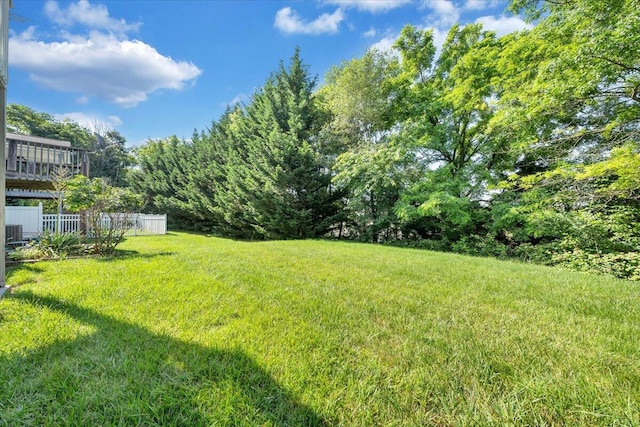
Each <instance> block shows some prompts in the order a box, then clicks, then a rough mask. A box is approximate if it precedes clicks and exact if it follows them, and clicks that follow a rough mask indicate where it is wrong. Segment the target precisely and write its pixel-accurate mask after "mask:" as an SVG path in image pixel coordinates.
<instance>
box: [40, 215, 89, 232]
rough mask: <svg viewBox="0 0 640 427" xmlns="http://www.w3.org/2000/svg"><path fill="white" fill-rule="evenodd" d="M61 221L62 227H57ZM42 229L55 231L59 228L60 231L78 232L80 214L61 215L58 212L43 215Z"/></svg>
mask: <svg viewBox="0 0 640 427" xmlns="http://www.w3.org/2000/svg"><path fill="white" fill-rule="evenodd" d="M58 221H60V227H59V228H58V227H57V223H58ZM42 230H43V231H49V232H51V233H55V232H56V230H59V231H60V233H78V232H80V215H70V214H62V215H60V216H59V218H58V215H56V214H45V215H42Z"/></svg>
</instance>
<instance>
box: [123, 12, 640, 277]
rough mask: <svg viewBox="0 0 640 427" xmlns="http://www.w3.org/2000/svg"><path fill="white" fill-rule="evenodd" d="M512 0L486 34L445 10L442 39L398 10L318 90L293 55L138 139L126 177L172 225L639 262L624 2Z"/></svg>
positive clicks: (551, 260)
mask: <svg viewBox="0 0 640 427" xmlns="http://www.w3.org/2000/svg"><path fill="white" fill-rule="evenodd" d="M510 8H511V9H512V10H513V11H524V12H525V14H526V16H527V17H528V19H530V20H531V23H532V24H535V25H534V26H532V27H531V28H530V29H528V30H525V31H521V32H517V33H512V34H508V35H505V36H502V37H498V36H497V34H496V33H494V32H491V31H486V30H485V29H483V27H482V26H481V25H480V24H470V25H466V26H460V25H454V26H453V27H452V28H451V30H450V31H449V33H448V34H447V38H446V40H445V41H444V43H443V45H442V47H441V49H438V48H437V46H436V43H435V41H434V34H433V31H431V30H421V29H418V28H415V27H413V26H410V25H408V26H406V27H405V28H403V30H402V32H401V34H400V36H399V37H398V39H397V40H396V41H395V43H394V51H393V52H386V53H383V52H378V51H369V52H366V53H365V54H364V55H362V57H360V58H354V59H352V60H349V61H346V62H344V63H342V64H340V65H339V66H336V67H333V68H332V69H331V70H330V71H329V72H328V73H327V75H326V77H325V79H324V81H325V84H324V85H323V86H322V87H321V88H319V89H318V90H315V83H316V81H315V79H314V78H311V77H310V76H309V75H308V72H307V70H306V67H305V66H304V65H303V63H302V60H301V59H300V56H299V52H296V54H295V55H294V57H293V58H292V61H291V63H290V65H289V67H288V68H287V67H285V66H284V65H281V66H280V69H279V70H277V72H276V73H274V74H273V75H271V76H270V77H269V78H268V79H267V81H266V82H265V85H264V86H263V87H262V88H260V89H258V90H257V91H256V93H255V94H254V95H253V97H252V98H251V100H250V101H249V102H248V103H247V104H246V105H237V106H234V107H232V108H229V109H228V110H227V111H226V112H225V114H224V115H223V116H222V117H221V118H220V119H219V120H218V121H214V122H213V123H212V125H211V126H210V128H209V129H207V130H205V131H201V132H194V136H193V137H192V139H191V141H178V140H177V139H171V138H170V139H167V140H162V141H154V142H149V143H148V144H147V145H146V146H145V147H143V148H142V149H140V151H139V159H140V170H139V171H138V172H136V173H135V174H134V176H135V178H134V180H133V182H135V184H134V185H135V186H136V188H137V190H138V191H139V192H141V193H142V194H143V195H144V196H145V202H146V204H147V206H149V207H150V208H151V209H154V210H162V211H168V212H169V213H170V218H174V219H175V221H176V222H178V223H179V225H180V226H181V227H182V228H195V229H199V230H204V231H212V232H215V233H219V234H222V235H225V236H232V237H240V238H249V239H283V238H306V237H318V236H326V235H331V236H336V237H339V238H348V239H354V240H361V241H369V242H381V243H393V244H398V245H405V246H415V247H424V248H432V249H438V250H447V251H457V252H463V253H471V254H476V255H493V256H499V257H504V256H507V257H515V258H518V259H522V260H527V261H532V262H541V263H548V264H558V263H560V264H562V265H565V266H572V267H576V268H579V269H582V270H589V271H596V272H602V271H607V272H610V273H613V274H615V275H618V276H620V277H622V276H624V277H637V274H636V273H635V272H634V271H635V270H634V268H635V267H633V265H634V264H633V263H634V262H635V261H633V260H634V254H635V253H638V252H640V243H639V242H640V230H639V229H638V226H637V224H638V223H640V180H639V179H638V176H639V175H638V173H637V171H638V168H640V119H639V117H640V63H639V62H638V58H640V51H639V49H640V48H639V46H640V9H639V8H638V7H637V2H636V1H633V0H614V1H613V2H605V1H592V0H567V1H552V2H550V1H543V2H539V1H534V0H513V1H512V2H511V6H510ZM314 90H315V92H314ZM174 224H175V222H174ZM573 257H575V261H570V260H571V259H572V258H573ZM604 265H610V267H606V268H604V267H602V266H604Z"/></svg>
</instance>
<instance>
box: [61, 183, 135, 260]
mask: <svg viewBox="0 0 640 427" xmlns="http://www.w3.org/2000/svg"><path fill="white" fill-rule="evenodd" d="M64 201H65V206H66V207H67V208H68V209H69V210H71V211H73V212H80V211H82V213H83V217H85V218H86V220H87V230H86V231H87V233H88V234H89V236H90V237H91V240H92V242H93V251H94V252H95V253H97V254H101V255H110V254H112V253H113V251H114V250H115V248H116V246H117V245H118V244H119V243H120V242H121V241H122V239H123V237H124V235H125V234H126V232H127V231H129V230H130V229H131V228H132V227H133V223H132V216H131V215H132V213H135V212H136V211H137V210H138V209H139V207H140V205H141V203H142V201H141V199H140V197H139V196H138V195H137V194H135V193H133V192H132V191H130V190H128V189H126V188H118V187H112V186H110V185H108V184H107V183H106V181H105V180H104V179H101V178H94V179H89V178H87V177H85V176H82V175H78V176H76V177H74V178H73V179H71V180H70V181H69V183H68V185H67V191H66V192H65V200H64Z"/></svg>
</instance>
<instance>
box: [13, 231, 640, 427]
mask: <svg viewBox="0 0 640 427" xmlns="http://www.w3.org/2000/svg"><path fill="white" fill-rule="evenodd" d="M121 248H122V249H123V250H124V251H126V252H127V253H129V255H128V256H123V257H115V258H109V259H104V258H91V259H81V260H65V261H61V262H56V263H55V264H53V263H39V264H36V265H33V266H29V267H31V268H25V267H24V266H23V268H14V269H11V268H10V269H8V277H7V284H8V285H11V286H12V288H13V291H12V292H11V293H7V294H5V296H4V298H3V299H2V301H1V302H0V309H1V310H2V313H3V318H2V320H1V324H2V333H1V334H0V383H1V384H2V387H0V401H2V402H3V408H2V422H3V423H5V424H7V425H29V424H33V425H47V424H51V420H55V424H59V425H118V424H126V425H211V424H213V425H238V426H256V425H276V426H278V425H280V426H284V425H296V426H298V425H300V426H315V425H336V426H364V425H380V426H390V425H409V426H424V425H447V426H448V425H452V426H466V425H543V424H546V425H571V426H611V425H638V424H640V410H639V408H638V402H640V388H639V387H638V381H639V380H640V361H639V360H638V354H639V352H640V341H639V340H638V339H637V336H638V325H640V306H639V304H638V301H640V288H639V287H638V286H637V284H636V283H631V282H628V281H622V280H616V279H613V278H610V277H599V276H594V275H587V274H583V273H575V272H567V271H563V270H562V269H559V268H549V267H540V266H531V265H525V264H522V263H514V262H501V261H496V260H492V259H487V258H473V257H467V256H460V255H451V254H441V253H433V252H426V251H417V250H410V249H400V248H390V247H383V246H380V245H363V244H354V243H343V242H327V241H311V240H309V241H286V242H252V243H247V242H237V241H232V240H229V239H217V238H212V237H210V236H204V235H188V234H181V233H171V235H166V236H150V237H145V238H139V239H128V240H127V241H126V242H124V243H123V244H122V246H121ZM34 366H36V367H38V369H34ZM34 384H37V385H38V386H37V387H35V386H34ZM18 396H19V397H20V398H19V399H18V398H17V397H18ZM105 408H108V410H105Z"/></svg>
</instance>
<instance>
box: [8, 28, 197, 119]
mask: <svg viewBox="0 0 640 427" xmlns="http://www.w3.org/2000/svg"><path fill="white" fill-rule="evenodd" d="M9 58H10V59H9V60H10V62H11V64H12V65H13V66H14V67H17V68H21V69H23V70H25V71H27V72H28V73H29V77H30V78H31V80H33V81H34V82H36V83H38V84H40V85H42V86H44V87H47V88H49V89H53V90H58V91H62V92H75V93H79V94H81V97H80V98H79V100H81V101H82V100H83V99H84V98H87V97H97V98H101V99H104V100H106V101H109V102H112V103H115V104H118V105H121V106H123V107H133V106H135V105H136V104H138V103H139V102H142V101H145V100H146V99H147V97H148V96H149V94H150V93H153V92H155V91H157V90H160V89H175V90H180V89H182V88H184V86H185V85H186V84H187V83H189V82H192V81H193V80H194V79H195V78H196V77H198V76H199V75H200V74H201V73H202V71H201V70H200V69H199V68H198V67H196V66H195V65H193V64H192V63H190V62H184V61H175V60H173V59H172V58H170V57H167V56H163V55H161V54H160V53H159V52H158V51H157V50H156V49H155V48H153V47H152V46H149V45H147V44H145V43H143V42H141V41H139V40H122V39H121V38H120V37H118V36H117V35H114V34H103V33H100V32H96V31H93V32H90V33H89V35H88V36H76V35H70V34H67V35H66V36H65V40H63V41H59V42H46V41H41V40H37V39H36V38H35V32H34V29H33V28H30V29H28V30H26V31H25V32H23V33H21V34H19V35H16V36H13V37H11V38H10V49H9Z"/></svg>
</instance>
